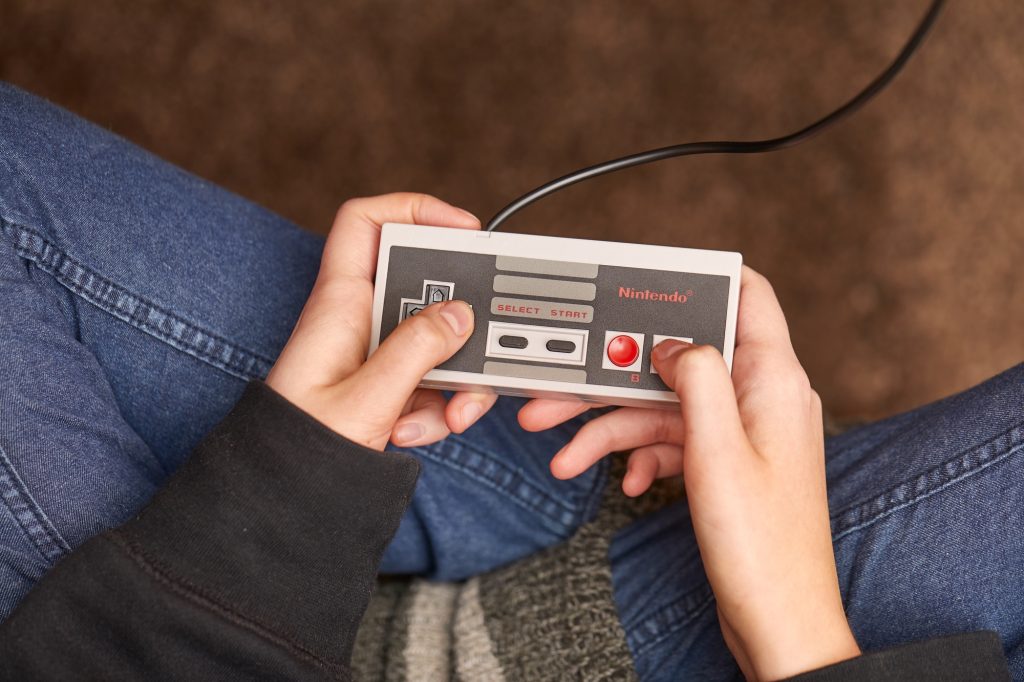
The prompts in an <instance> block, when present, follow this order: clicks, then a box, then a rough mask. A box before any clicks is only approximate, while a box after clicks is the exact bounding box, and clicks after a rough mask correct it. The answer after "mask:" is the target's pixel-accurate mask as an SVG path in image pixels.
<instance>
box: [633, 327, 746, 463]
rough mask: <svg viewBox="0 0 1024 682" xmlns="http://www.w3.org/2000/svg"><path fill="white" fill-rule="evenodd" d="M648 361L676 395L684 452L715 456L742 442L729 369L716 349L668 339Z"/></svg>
mask: <svg viewBox="0 0 1024 682" xmlns="http://www.w3.org/2000/svg"><path fill="white" fill-rule="evenodd" d="M651 360H652V362H653V363H654V367H655V369H657V370H658V374H659V375H660V376H661V379H662V381H664V382H665V383H666V384H667V385H668V386H669V387H671V388H672V390H673V391H675V393H676V395H678V396H679V407H680V409H681V410H682V413H683V428H684V440H683V442H684V443H685V444H686V451H687V453H689V452H697V453H701V452H709V453H713V454H714V456H716V457H718V456H722V455H723V454H724V453H727V452H735V451H737V450H736V447H735V446H737V445H740V444H742V443H745V442H746V434H745V432H744V430H743V422H742V420H741V419H740V413H739V407H738V406H737V404H736V392H735V390H734V389H733V386H732V378H731V377H730V376H729V368H728V367H726V365H725V360H724V359H723V358H722V355H721V353H719V352H718V349H717V348H715V347H714V346H695V345H693V344H692V343H685V342H682V341H676V340H674V339H669V340H666V341H663V342H661V343H659V344H658V345H657V346H656V347H655V348H654V350H653V352H652V353H651ZM698 456H700V455H698Z"/></svg>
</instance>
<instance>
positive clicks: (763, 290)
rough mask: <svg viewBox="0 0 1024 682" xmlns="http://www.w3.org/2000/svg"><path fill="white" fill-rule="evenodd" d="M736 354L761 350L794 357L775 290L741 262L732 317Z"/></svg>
mask: <svg viewBox="0 0 1024 682" xmlns="http://www.w3.org/2000/svg"><path fill="white" fill-rule="evenodd" d="M736 349H737V353H739V352H740V350H741V349H745V350H744V353H749V352H751V351H753V350H763V351H766V352H769V353H771V354H773V355H780V354H781V355H785V356H787V359H788V356H792V357H793V358H795V357H796V355H795V353H794V351H793V343H792V341H790V338H789V326H788V325H787V324H786V316H785V315H784V314H783V313H782V306H780V305H779V300H778V298H776V297H775V290H774V289H772V285H771V283H769V282H768V280H767V279H766V278H765V276H764V275H762V274H760V273H759V272H756V271H755V270H753V269H752V268H750V267H748V266H746V265H744V266H743V273H742V275H741V277H740V308H739V315H738V317H737V320H736Z"/></svg>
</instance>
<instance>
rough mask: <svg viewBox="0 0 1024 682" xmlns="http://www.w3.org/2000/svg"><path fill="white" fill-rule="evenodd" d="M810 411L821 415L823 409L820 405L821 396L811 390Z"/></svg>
mask: <svg viewBox="0 0 1024 682" xmlns="http://www.w3.org/2000/svg"><path fill="white" fill-rule="evenodd" d="M811 409H813V410H814V411H815V412H818V413H821V412H822V411H823V409H824V407H823V405H822V403H821V396H820V395H818V392H817V391H815V390H814V389H813V388H812V389H811Z"/></svg>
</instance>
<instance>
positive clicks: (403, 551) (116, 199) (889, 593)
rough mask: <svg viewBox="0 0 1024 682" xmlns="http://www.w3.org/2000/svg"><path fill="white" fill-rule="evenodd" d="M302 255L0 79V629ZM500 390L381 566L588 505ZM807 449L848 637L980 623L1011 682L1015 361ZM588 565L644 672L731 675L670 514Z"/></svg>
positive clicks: (148, 475)
mask: <svg viewBox="0 0 1024 682" xmlns="http://www.w3.org/2000/svg"><path fill="white" fill-rule="evenodd" d="M322 244H323V242H322V240H321V239H320V238H318V237H315V236H312V235H310V234H308V233H306V232H303V231H301V230H299V229H298V228H296V227H294V226H293V225H291V224H289V223H288V222H287V221H285V220H283V219H282V218H280V217H278V216H275V215H273V214H271V213H269V212H268V211H266V210H264V209H261V208H259V207H258V206H255V205H253V204H251V203H249V202H247V201H245V200H243V199H241V198H239V197H236V196H234V195H232V194H230V193H228V192H225V191H223V190H221V189H219V188H217V187H214V186H212V185H211V184H209V183H207V182H204V181H202V180H199V179H197V178H195V177H192V176H190V175H188V174H186V173H184V172H182V171H180V170H178V169H176V168H174V167H172V166H169V165H168V164H166V163H164V162H162V161H160V160H159V159H156V158H154V157H153V156H151V155H149V154H147V153H145V152H143V151H141V150H139V149H137V148H135V147H133V146H132V145H130V144H128V143H127V142H125V141H124V140H121V139H119V138H117V137H115V136H113V135H110V134H109V133H107V132H105V131H103V130H101V129H99V128H96V127H94V126H92V125H90V124H88V123H86V122H84V121H82V120H80V119H77V118H75V117H74V116H72V115H70V114H68V113H67V112H64V111H62V110H60V109H58V108H56V107H53V106H50V105H48V104H46V103H45V102H42V101H40V100H38V99H36V98H34V97H32V96H30V95H28V94H26V93H24V92H21V91H19V90H17V89H15V88H12V87H10V86H5V85H2V84H0V619H2V618H3V617H4V616H6V615H7V614H8V613H9V612H10V611H11V609H12V608H13V607H14V606H15V605H16V604H17V603H18V601H19V600H20V599H21V598H22V597H23V596H24V594H25V593H26V592H27V591H28V590H29V589H30V588H31V587H32V585H33V584H34V583H35V582H36V581H38V580H39V579H40V578H41V577H42V576H43V575H44V574H45V573H46V571H47V570H48V569H49V568H50V567H51V566H52V565H53V564H54V562H55V561H57V560H58V559H60V558H61V557H62V556H64V555H65V554H67V553H68V552H70V551H72V550H73V549H74V548H75V547H77V546H79V545H80V544H81V543H82V542H84V541H85V540H86V539H87V538H89V537H91V536H93V535H95V534H96V533H99V532H101V531H102V530H104V529H106V528H109V527H111V526H114V525H117V524H119V523H121V522H123V521H125V520H126V519H127V518H129V517H131V516H132V515H133V514H134V513H135V512H136V511H137V510H138V509H139V507H141V506H142V505H144V504H145V503H146V501H147V500H148V499H149V497H150V496H151V495H152V494H153V492H154V491H155V490H156V489H157V488H158V487H159V486H160V485H161V484H162V482H163V481H165V480H166V478H167V477H168V476H169V475H170V474H171V473H172V472H174V470H175V469H176V468H177V467H178V466H179V465H180V464H181V462H182V460H183V459H184V458H185V457H186V456H187V454H188V453H189V451H190V450H191V448H192V447H193V446H194V445H195V444H196V442H197V441H198V440H199V439H201V438H202V436H203V434H204V433H206V431H207V430H209V429H210V428H211V427H212V426H213V425H214V424H215V423H217V422H218V421H219V420H220V419H221V418H222V417H223V416H224V414H225V413H226V412H227V411H228V410H229V409H230V408H231V406H232V405H233V404H234V402H235V401H236V399H237V398H238V396H239V394H240V393H241V391H242V388H243V386H244V384H245V382H246V381H248V380H250V379H253V378H257V377H261V376H263V375H264V374H265V373H266V372H267V370H268V369H269V368H270V366H271V364H272V363H273V360H274V358H275V357H276V355H277V353H278V352H279V351H280V349H281V347H282V346H283V344H284V343H285V341H286V340H287V338H288V334H289V332H290V330H291V327H292V325H293V323H294V322H295V319H296V317H297V315H298V313H299V310H300V309H301V307H302V304H303V302H304V301H305V298H306V296H307V294H308V293H309V290H310V288H311V286H312V283H313V280H314V277H315V275H316V270H317V266H318V262H319V256H320V250H321V247H322ZM520 404H521V402H520V401H517V400H511V399H501V400H499V401H498V404H497V406H496V407H495V409H494V410H493V411H492V412H491V413H490V414H489V415H488V416H486V417H485V418H484V419H483V420H481V421H480V423H478V424H477V425H476V426H474V427H473V428H471V429H470V430H469V431H467V432H466V433H465V434H463V435H459V436H452V437H450V438H448V439H447V440H445V441H444V442H443V443H440V444H437V445H434V446H430V447H424V448H416V449H413V450H411V452H412V454H413V455H414V456H416V457H418V458H419V459H420V460H421V461H422V463H423V473H422V477H421V479H420V482H419V485H418V487H417V490H416V494H415V497H414V500H413V504H412V507H411V508H410V510H409V512H408V514H407V515H406V517H405V519H404V520H403V523H402V525H401V527H400V529H399V531H398V533H397V535H396V537H395V539H394V541H393V542H392V544H391V546H390V547H389V548H388V551H387V552H386V555H385V557H384V563H383V566H382V570H383V571H384V572H388V573H414V574H420V575H427V576H431V577H435V578H439V579H459V578H464V577H466V576H469V575H473V574H475V573H479V572H482V571H485V570H488V569H490V568H494V567H497V566H500V565H502V564H505V563H508V562H510V561H513V560H515V559H517V558H520V557H523V556H526V555H528V554H530V553H532V552H535V551H537V550H539V549H542V548H544V547H547V546H550V545H552V544H555V543H557V542H559V541H561V540H563V539H565V538H567V537H569V536H570V535H571V534H572V533H573V532H574V531H575V529H576V528H578V527H579V526H580V524H582V523H584V522H585V521H586V520H588V519H589V518H591V517H592V516H593V514H594V513H595V511H596V507H597V505H598V504H599V500H600V496H601V492H602V489H603V487H604V484H605V481H606V479H607V471H606V467H604V466H599V467H596V468H595V469H594V470H592V471H591V472H588V473H587V474H586V475H584V476H581V477H580V478H577V479H575V480H573V481H564V482H563V481H557V480H555V479H553V478H552V477H551V476H550V475H549V474H548V472H547V462H548V460H549V459H550V456H551V455H552V454H553V453H554V452H555V451H557V450H558V448H560V447H561V445H562V444H564V443H565V442H566V441H567V440H568V438H569V437H571V435H572V433H573V432H574V429H575V428H578V422H574V423H571V424H568V425H566V426H565V427H563V428H560V429H555V430H552V431H549V432H545V433H541V434H525V433H523V432H522V431H521V430H520V429H519V428H518V426H517V425H516V421H515V411H516V410H517V409H518V407H519V405H520ZM827 445H828V447H827V450H828V478H829V496H830V504H831V507H832V511H833V522H832V525H833V532H834V538H835V550H836V559H837V563H838V567H839V575H840V579H841V583H842V588H843V595H844V598H845V600H846V606H847V612H848V614H849V617H850V620H851V623H852V625H853V628H854V631H855V634H856V635H857V638H858V640H859V641H860V642H861V644H862V645H863V646H864V647H865V648H876V647H882V646H886V645H889V644H894V643H899V642H904V641H908V640H913V639H919V638H925V637H930V636H935V635H939V634H943V633H951V632H959V631H964V630H972V629H980V628H988V629H993V630H996V631H998V632H999V633H1000V634H1001V636H1002V638H1003V643H1004V646H1005V649H1006V652H1007V655H1008V656H1009V657H1010V662H1011V669H1012V670H1013V672H1014V675H1015V677H1017V678H1021V679H1024V654H1022V648H1021V644H1020V643H1021V639H1022V633H1024V597H1022V596H1021V586H1022V585H1024V478H1022V476H1021V475H1020V473H1021V462H1022V457H1024V366H1018V367H1016V368H1013V369H1011V370H1009V371H1007V372H1006V373H1004V374H1002V375H1000V376H998V377H996V378H994V379H992V380H990V381H989V382H987V383H985V384H983V385H982V386H979V387H977V388H975V389H973V390H971V391H968V392H966V393H964V394H961V395H959V396H955V397H953V398H950V399H947V400H945V401H942V402H939V403H936V404H934V405H931V406H929V407H925V408H922V409H920V410H917V411H916V412H912V413H910V414H906V415H902V416H899V417H895V418H893V419H890V420H887V421H884V422H881V423H879V424H875V425H872V426H869V427H865V428H862V429H858V430H855V431H852V432H850V433H848V434H845V435H843V436H842V437H839V438H835V439H832V440H830V441H829V442H828V444H827ZM300 454H301V453H300ZM300 454H299V455H297V456H300ZM610 559H611V563H612V577H613V583H614V589H615V599H616V603H617V607H618V610H619V614H620V616H621V619H622V623H623V626H624V629H625V632H626V635H627V639H628V642H629V646H630V648H631V650H632V651H633V653H634V656H635V659H636V664H637V667H638V670H639V673H640V675H641V678H642V679H644V680H661V679H678V678H679V677H680V676H681V675H684V674H685V675H688V676H693V677H696V678H699V679H731V678H733V677H735V675H736V672H737V671H736V667H735V664H734V663H733V662H732V659H731V657H730V656H729V654H728V651H727V650H726V648H725V645H724V643H723V642H722V638H721V635H720V633H719V629H718V624H717V622H716V616H715V609H714V600H713V596H712V594H711V591H710V589H709V587H708V585H707V580H706V578H705V576H704V572H703V568H702V566H701V563H700V556H699V553H698V551H697V546H696V543H695V541H694V538H693V531H692V528H691V526H690V523H689V518H688V512H687V509H686V506H685V504H682V503H678V504H675V505H672V506H670V507H668V508H666V509H663V510H662V511H660V512H657V513H654V514H651V515H648V516H646V517H644V518H642V519H640V520H638V521H636V522H634V523H632V524H631V525H629V526H627V527H626V528H624V529H623V530H622V531H620V532H619V533H618V534H617V535H616V537H615V538H614V540H613V542H612V546H611V551H610Z"/></svg>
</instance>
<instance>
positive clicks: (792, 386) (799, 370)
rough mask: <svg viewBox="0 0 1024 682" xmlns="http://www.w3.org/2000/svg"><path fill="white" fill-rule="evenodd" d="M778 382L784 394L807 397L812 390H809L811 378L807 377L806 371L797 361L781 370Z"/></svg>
mask: <svg viewBox="0 0 1024 682" xmlns="http://www.w3.org/2000/svg"><path fill="white" fill-rule="evenodd" d="M778 382H779V388H780V389H781V390H783V391H784V392H785V393H786V395H790V396H793V397H798V398H807V399H809V398H810V395H811V393H812V392H813V391H812V390H811V380H810V379H809V378H808V377H807V372H805V371H804V369H803V367H801V366H800V365H799V364H797V363H794V364H793V366H791V367H789V368H787V369H786V370H785V371H783V372H782V373H781V374H780V376H779V378H778Z"/></svg>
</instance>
